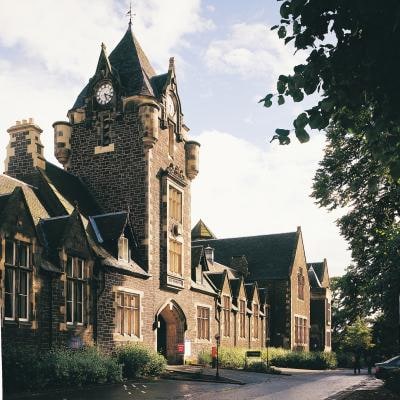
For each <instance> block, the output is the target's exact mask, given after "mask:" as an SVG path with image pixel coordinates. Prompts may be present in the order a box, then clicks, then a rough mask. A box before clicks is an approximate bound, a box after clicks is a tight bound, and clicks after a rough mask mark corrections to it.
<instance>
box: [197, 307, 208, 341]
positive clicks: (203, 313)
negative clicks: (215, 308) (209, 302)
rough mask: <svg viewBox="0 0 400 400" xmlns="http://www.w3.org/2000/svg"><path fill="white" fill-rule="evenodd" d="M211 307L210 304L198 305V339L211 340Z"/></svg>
mask: <svg viewBox="0 0 400 400" xmlns="http://www.w3.org/2000/svg"><path fill="white" fill-rule="evenodd" d="M210 317H211V309H210V307H208V306H204V305H197V307H196V319H197V335H196V337H197V339H198V340H207V341H210V329H211V326H210V325H211V318H210Z"/></svg>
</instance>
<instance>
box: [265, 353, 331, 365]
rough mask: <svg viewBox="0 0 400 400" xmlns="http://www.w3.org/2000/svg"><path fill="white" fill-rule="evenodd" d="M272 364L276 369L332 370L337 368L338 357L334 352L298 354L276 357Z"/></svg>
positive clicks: (271, 361)
mask: <svg viewBox="0 0 400 400" xmlns="http://www.w3.org/2000/svg"><path fill="white" fill-rule="evenodd" d="M270 364H272V365H274V366H276V367H286V368H303V369H332V368H336V364H337V363H336V355H335V353H332V352H308V351H304V352H297V351H290V352H287V353H286V354H280V355H274V356H273V357H272V358H271V359H270Z"/></svg>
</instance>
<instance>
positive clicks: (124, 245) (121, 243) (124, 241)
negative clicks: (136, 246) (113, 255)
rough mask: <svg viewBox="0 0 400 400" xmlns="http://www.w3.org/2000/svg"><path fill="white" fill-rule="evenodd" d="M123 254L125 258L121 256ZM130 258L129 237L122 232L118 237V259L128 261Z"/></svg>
mask: <svg viewBox="0 0 400 400" xmlns="http://www.w3.org/2000/svg"><path fill="white" fill-rule="evenodd" d="M121 249H122V252H121ZM121 253H122V254H121ZM124 255H126V258H124V257H123V256H124ZM130 258H131V257H130V250H129V239H128V238H127V237H126V236H125V235H124V234H122V235H121V236H120V237H119V239H118V260H119V261H125V262H129V261H130Z"/></svg>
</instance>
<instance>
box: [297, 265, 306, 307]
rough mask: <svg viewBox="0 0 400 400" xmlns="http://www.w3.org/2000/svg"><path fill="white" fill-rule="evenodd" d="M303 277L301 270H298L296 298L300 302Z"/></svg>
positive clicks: (302, 290) (302, 291) (302, 297)
mask: <svg viewBox="0 0 400 400" xmlns="http://www.w3.org/2000/svg"><path fill="white" fill-rule="evenodd" d="M304 283H305V279H304V275H303V268H299V272H298V274H297V297H298V298H299V299H300V300H304Z"/></svg>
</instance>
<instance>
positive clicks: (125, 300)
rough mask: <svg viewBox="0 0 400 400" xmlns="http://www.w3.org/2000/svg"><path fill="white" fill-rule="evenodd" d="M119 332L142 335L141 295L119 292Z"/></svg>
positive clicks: (121, 333)
mask: <svg viewBox="0 0 400 400" xmlns="http://www.w3.org/2000/svg"><path fill="white" fill-rule="evenodd" d="M117 333H119V334H120V335H129V336H136V337H140V296H139V295H138V294H132V293H126V292H118V293H117Z"/></svg>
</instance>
